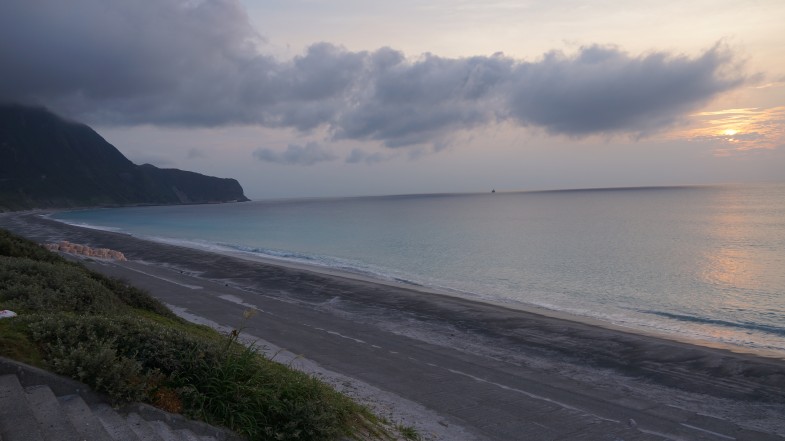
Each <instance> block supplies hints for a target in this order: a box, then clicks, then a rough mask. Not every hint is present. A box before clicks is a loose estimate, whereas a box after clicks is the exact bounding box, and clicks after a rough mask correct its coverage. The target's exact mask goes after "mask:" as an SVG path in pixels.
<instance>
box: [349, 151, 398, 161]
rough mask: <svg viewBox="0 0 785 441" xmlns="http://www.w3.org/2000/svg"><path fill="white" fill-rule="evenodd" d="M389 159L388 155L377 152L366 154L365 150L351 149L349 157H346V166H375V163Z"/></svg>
mask: <svg viewBox="0 0 785 441" xmlns="http://www.w3.org/2000/svg"><path fill="white" fill-rule="evenodd" d="M388 159H390V155H383V154H381V153H379V152H375V153H368V152H366V151H365V150H361V149H352V151H351V152H350V153H349V156H347V157H346V163H347V164H359V163H365V164H376V163H377V162H382V161H386V160H388Z"/></svg>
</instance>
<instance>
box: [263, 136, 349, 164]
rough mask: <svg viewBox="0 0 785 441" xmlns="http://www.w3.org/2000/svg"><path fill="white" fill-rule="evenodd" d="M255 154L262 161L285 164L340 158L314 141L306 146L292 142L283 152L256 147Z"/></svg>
mask: <svg viewBox="0 0 785 441" xmlns="http://www.w3.org/2000/svg"><path fill="white" fill-rule="evenodd" d="M253 156H254V157H255V158H256V159H258V160H260V161H264V162H272V163H275V164H283V165H314V164H317V163H319V162H327V161H334V160H336V159H338V156H336V155H335V154H333V153H332V152H330V151H329V150H325V149H324V148H323V147H321V146H320V145H319V144H317V143H314V142H309V143H308V144H306V145H304V146H300V145H296V144H290V145H289V146H288V147H287V148H286V150H284V151H283V152H278V151H275V150H271V149H267V148H262V149H256V150H255V151H254V152H253Z"/></svg>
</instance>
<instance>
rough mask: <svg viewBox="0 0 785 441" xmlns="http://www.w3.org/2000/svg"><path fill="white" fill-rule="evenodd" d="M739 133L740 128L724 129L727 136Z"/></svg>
mask: <svg viewBox="0 0 785 441" xmlns="http://www.w3.org/2000/svg"><path fill="white" fill-rule="evenodd" d="M737 133H739V131H738V130H733V129H726V130H723V131H722V134H723V135H725V136H733V135H735V134H737Z"/></svg>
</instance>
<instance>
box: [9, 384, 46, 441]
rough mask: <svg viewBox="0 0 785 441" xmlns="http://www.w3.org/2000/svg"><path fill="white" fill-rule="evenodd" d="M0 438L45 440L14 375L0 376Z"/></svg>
mask: <svg viewBox="0 0 785 441" xmlns="http://www.w3.org/2000/svg"><path fill="white" fill-rule="evenodd" d="M0 438H2V440H3V441H38V440H43V439H45V438H44V433H43V432H42V431H41V429H40V428H39V426H38V420H36V418H35V415H34V414H33V411H32V409H30V406H29V404H28V403H27V399H26V398H25V392H24V389H22V384H21V383H19V378H17V376H16V375H2V376H0Z"/></svg>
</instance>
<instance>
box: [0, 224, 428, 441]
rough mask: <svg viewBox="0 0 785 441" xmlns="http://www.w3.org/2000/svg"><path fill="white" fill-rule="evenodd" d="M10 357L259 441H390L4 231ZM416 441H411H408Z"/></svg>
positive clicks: (336, 403)
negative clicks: (357, 440)
mask: <svg viewBox="0 0 785 441" xmlns="http://www.w3.org/2000/svg"><path fill="white" fill-rule="evenodd" d="M0 309H12V310H14V311H16V312H17V313H18V314H19V316H18V317H14V318H10V319H3V320H0V348H1V349H0V350H1V351H2V353H1V354H2V355H3V356H6V357H9V358H14V359H17V360H20V361H23V362H26V363H30V364H34V365H38V366H40V367H43V368H46V369H49V370H52V371H54V372H57V373H59V374H62V375H67V376H69V377H72V378H75V379H77V380H80V381H82V382H85V383H87V384H89V385H90V386H91V387H93V388H94V389H96V390H98V391H101V392H104V393H106V394H107V395H108V396H110V397H111V398H112V399H113V400H115V401H117V402H124V401H146V402H149V403H151V404H153V405H157V406H159V407H161V408H163V409H165V410H168V411H174V412H182V413H184V414H186V415H189V416H192V417H194V418H198V419H201V420H204V421H207V422H209V423H212V424H218V425H223V426H226V427H229V428H231V429H233V430H235V431H236V432H238V433H239V434H241V435H244V436H246V437H248V438H249V439H252V440H330V439H338V438H339V437H341V436H354V437H360V436H362V437H368V436H369V434H370V435H371V436H373V437H375V438H376V439H379V438H382V439H389V435H388V434H387V432H386V431H385V430H384V429H383V428H381V426H380V424H379V422H378V421H377V420H376V418H375V417H374V416H373V415H372V414H371V413H370V412H369V411H368V410H367V409H365V408H363V407H361V406H359V405H357V404H356V403H354V402H353V401H351V400H350V399H349V398H347V397H346V396H344V395H341V394H339V393H338V392H336V391H335V390H333V389H332V388H331V387H329V386H328V385H326V384H325V383H323V382H321V381H319V380H318V379H315V378H313V377H311V376H309V375H307V374H304V373H302V372H298V371H294V370H292V369H290V368H288V367H286V366H283V365H281V364H279V363H276V362H273V361H271V360H269V359H267V358H266V357H264V356H263V355H262V354H261V353H260V351H258V350H257V348H255V347H254V346H253V345H252V346H250V347H249V346H245V345H242V344H240V343H239V342H238V335H239V332H238V331H237V330H235V331H233V332H232V333H231V334H230V335H228V336H225V335H221V334H219V333H218V332H215V331H213V330H212V329H210V328H207V327H204V326H199V325H194V324H191V323H188V322H185V321H184V320H181V319H180V318H178V317H177V316H175V315H174V314H173V313H172V312H171V311H169V310H168V309H167V308H166V307H165V306H164V305H163V304H161V303H160V302H158V301H157V300H155V299H154V298H152V297H150V296H149V295H147V294H146V293H144V292H143V291H141V290H138V289H136V288H134V287H131V286H129V285H127V284H126V283H124V282H122V281H118V280H113V279H109V278H106V277H104V276H102V275H99V274H96V273H93V272H90V271H88V270H87V269H86V268H84V267H83V266H81V265H79V264H75V263H71V262H68V261H66V260H64V259H62V258H60V257H59V256H57V255H55V254H52V253H50V252H48V251H46V250H43V249H42V248H41V247H39V246H37V245H36V244H34V243H32V242H29V241H26V240H24V239H22V238H19V237H16V236H13V235H11V234H10V233H8V232H7V231H4V230H0ZM409 439H413V438H409Z"/></svg>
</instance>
